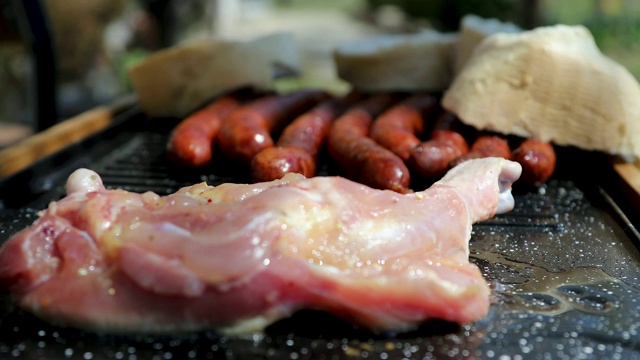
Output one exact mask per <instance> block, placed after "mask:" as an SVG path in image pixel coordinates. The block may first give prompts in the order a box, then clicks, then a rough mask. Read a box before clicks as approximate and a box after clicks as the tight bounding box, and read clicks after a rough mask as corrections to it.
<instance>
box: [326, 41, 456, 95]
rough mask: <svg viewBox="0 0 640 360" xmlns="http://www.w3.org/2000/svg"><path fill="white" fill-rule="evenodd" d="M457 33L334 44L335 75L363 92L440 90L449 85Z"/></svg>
mask: <svg viewBox="0 0 640 360" xmlns="http://www.w3.org/2000/svg"><path fill="white" fill-rule="evenodd" d="M456 38H457V34H453V33H446V34H445V33H440V32H438V31H435V30H424V31H421V32H419V33H415V34H403V35H381V36H376V37H373V38H369V39H364V40H358V41H350V42H344V43H340V44H338V45H337V47H336V49H335V51H334V60H335V64H336V69H337V73H338V76H339V77H340V78H341V79H343V80H345V81H346V82H348V83H350V84H351V85H352V86H353V87H354V88H356V89H358V90H363V91H418V90H428V91H441V90H444V89H446V88H447V87H448V86H449V84H450V83H451V79H452V75H453V73H452V72H453V69H452V63H451V60H452V57H453V45H454V43H455V41H456Z"/></svg>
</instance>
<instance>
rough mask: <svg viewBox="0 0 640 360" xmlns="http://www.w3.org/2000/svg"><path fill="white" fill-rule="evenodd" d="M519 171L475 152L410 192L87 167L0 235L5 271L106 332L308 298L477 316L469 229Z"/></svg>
mask: <svg viewBox="0 0 640 360" xmlns="http://www.w3.org/2000/svg"><path fill="white" fill-rule="evenodd" d="M520 170H521V168H520V166H519V165H518V164H517V163H515V162H511V161H508V160H505V159H500V158H487V159H481V160H470V161H468V162H465V163H464V164H462V165H460V166H458V167H456V168H454V169H452V170H451V171H450V172H449V173H447V175H445V177H444V178H442V179H441V180H440V181H438V182H437V183H435V184H434V185H433V186H432V187H431V188H429V189H428V190H425V191H423V192H417V193H412V194H408V195H401V194H398V193H395V192H392V191H383V190H374V189H371V188H369V187H366V186H364V185H361V184H358V183H355V182H352V181H349V180H347V179H344V178H341V177H315V178H310V179H308V178H304V177H303V176H302V175H299V174H287V175H286V176H285V177H284V178H282V179H280V180H275V181H272V182H266V183H259V184H251V185H243V184H223V185H219V186H216V187H211V186H207V185H206V184H204V183H201V184H197V185H193V186H191V187H186V188H183V189H181V190H179V191H178V192H176V193H174V194H172V195H168V196H164V197H161V196H158V195H156V194H154V193H150V192H147V193H144V194H137V193H131V192H126V191H123V190H107V189H105V187H104V186H103V184H102V181H101V179H100V177H99V176H98V175H97V174H96V173H95V172H93V171H90V170H87V169H79V170H77V171H76V172H74V173H73V174H72V175H71V176H70V177H69V179H68V181H67V192H68V195H67V196H66V197H65V198H63V199H61V200H59V201H57V202H53V203H51V204H50V206H49V207H48V209H46V210H44V211H43V212H42V213H41V216H40V218H39V219H38V220H37V221H36V222H35V223H34V224H33V225H32V226H30V227H28V228H27V229H25V230H23V231H21V232H19V233H18V234H16V235H15V236H14V237H12V238H11V239H10V240H9V241H8V242H7V243H5V244H4V245H3V247H2V248H0V284H1V285H2V288H3V289H6V290H9V291H10V292H11V293H12V294H13V296H14V298H15V300H16V301H17V303H18V304H19V306H21V307H22V308H24V309H26V310H28V311H31V312H33V313H35V314H36V315H38V316H41V317H43V318H45V319H48V320H50V321H52V322H55V323H58V324H70V325H74V326H81V327H88V328H93V329H98V330H102V331H125V332H131V331H135V332H167V331H188V330H198V329H203V328H212V327H214V328H217V329H219V330H221V331H227V332H234V331H235V332H243V331H252V330H256V329H261V328H263V327H264V326H265V325H268V324H270V323H271V322H273V321H275V320H278V319H280V318H283V317H286V316H289V315H290V314H292V313H293V312H295V311H296V310H298V309H301V308H311V309H319V310H325V311H328V312H331V313H334V314H336V315H338V316H341V317H343V318H346V319H349V320H351V321H353V322H354V323H355V324H358V325H360V326H363V327H366V328H369V329H372V330H395V331H402V330H409V329H412V328H413V327H415V326H416V325H418V324H420V323H421V322H423V321H424V320H426V319H429V318H439V319H445V320H449V321H454V322H459V323H468V322H473V321H476V320H478V319H480V318H482V317H483V316H485V315H486V314H487V311H488V308H489V291H490V290H489V287H488V286H487V283H486V282H485V280H484V279H483V277H482V274H481V273H480V271H479V269H478V268H477V267H476V266H475V265H473V264H471V263H470V262H469V258H468V256H469V247H468V242H469V239H470V234H471V226H472V223H474V222H477V221H482V220H484V219H487V218H490V217H492V216H493V215H494V214H495V213H496V212H498V213H500V212H505V211H508V210H510V209H511V208H512V207H513V197H512V196H511V192H510V191H511V184H512V182H513V181H515V180H516V179H517V178H518V177H519V175H520Z"/></svg>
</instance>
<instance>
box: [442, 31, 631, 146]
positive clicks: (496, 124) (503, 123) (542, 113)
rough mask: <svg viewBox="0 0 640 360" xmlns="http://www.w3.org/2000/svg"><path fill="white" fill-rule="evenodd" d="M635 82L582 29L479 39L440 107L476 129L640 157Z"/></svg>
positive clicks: (500, 35) (502, 34)
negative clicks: (479, 41)
mask: <svg viewBox="0 0 640 360" xmlns="http://www.w3.org/2000/svg"><path fill="white" fill-rule="evenodd" d="M639 98H640V85H639V83H638V81H637V80H636V78H635V77H633V75H631V73H629V71H627V70H626V69H625V68H624V67H623V66H621V65H620V64H618V63H616V62H615V61H613V60H612V59H610V58H608V57H607V56H605V55H603V54H602V53H601V52H600V50H599V49H598V47H597V46H596V43H595V42H594V39H593V37H592V35H591V33H590V32H589V30H587V29H586V28H585V27H583V26H568V25H555V26H548V27H540V28H537V29H534V30H530V31H523V32H521V33H516V34H507V33H499V34H494V35H491V36H489V37H487V38H486V39H484V40H483V41H482V42H481V43H480V45H478V47H476V50H475V51H474V52H473V55H472V56H471V58H470V59H469V60H468V62H467V64H466V65H465V67H464V68H463V69H462V72H461V73H460V74H459V75H458V76H457V77H456V78H455V80H454V82H453V84H452V85H451V87H450V88H449V89H448V90H447V91H446V93H445V94H444V97H443V99H442V106H443V107H444V108H445V109H446V110H448V111H450V112H452V113H454V114H455V115H457V116H458V117H459V118H460V120H461V121H462V122H464V123H466V124H468V125H472V126H474V127H475V128H477V129H481V130H482V129H484V130H491V131H495V132H500V133H503V134H513V135H518V136H521V137H524V138H534V139H537V140H542V141H549V142H553V143H555V144H557V145H572V146H576V147H580V148H582V149H587V150H598V151H604V152H608V153H611V154H620V155H627V156H635V157H638V156H640V121H639V120H640V102H638V99H639Z"/></svg>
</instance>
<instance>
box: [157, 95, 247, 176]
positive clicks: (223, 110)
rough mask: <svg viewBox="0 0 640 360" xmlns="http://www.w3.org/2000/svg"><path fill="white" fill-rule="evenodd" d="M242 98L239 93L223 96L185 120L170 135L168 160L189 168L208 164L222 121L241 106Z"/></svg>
mask: <svg viewBox="0 0 640 360" xmlns="http://www.w3.org/2000/svg"><path fill="white" fill-rule="evenodd" d="M243 97H244V94H240V93H235V94H229V95H226V96H223V97H220V98H218V99H216V100H214V101H212V102H211V103H210V104H208V105H207V106H205V107H204V108H202V109H200V110H198V111H196V112H195V113H193V114H192V115H190V116H188V117H187V118H185V119H184V120H182V121H181V122H180V123H179V124H178V126H176V127H175V128H174V129H173V131H172V132H171V134H170V135H169V141H168V142H167V157H168V159H169V161H171V162H172V163H174V164H176V165H182V166H187V167H200V166H204V165H206V164H208V163H209V162H210V161H211V158H212V156H213V148H214V141H215V138H216V136H217V135H218V131H219V130H220V125H221V124H222V120H223V119H224V118H225V117H226V116H227V115H228V114H230V113H231V112H232V111H233V110H235V109H236V108H238V107H239V106H240V102H241V100H242V98H243Z"/></svg>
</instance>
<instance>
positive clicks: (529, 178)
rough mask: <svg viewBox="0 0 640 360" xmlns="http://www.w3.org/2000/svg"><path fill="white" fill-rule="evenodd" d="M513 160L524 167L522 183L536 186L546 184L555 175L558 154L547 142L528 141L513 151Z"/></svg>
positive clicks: (521, 177)
mask: <svg viewBox="0 0 640 360" xmlns="http://www.w3.org/2000/svg"><path fill="white" fill-rule="evenodd" d="M511 160H513V161H516V162H518V163H520V165H522V176H520V182H521V183H524V184H527V185H536V184H541V183H544V182H546V181H547V180H549V178H550V177H551V175H553V172H554V170H555V167H556V152H555V150H554V148H553V146H552V145H551V144H550V143H548V142H546V141H541V140H536V139H527V140H524V141H523V142H522V143H521V144H520V145H519V146H518V147H517V148H516V149H515V150H514V151H513V154H512V155H511Z"/></svg>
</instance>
